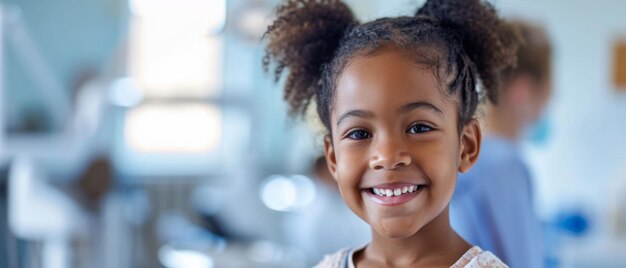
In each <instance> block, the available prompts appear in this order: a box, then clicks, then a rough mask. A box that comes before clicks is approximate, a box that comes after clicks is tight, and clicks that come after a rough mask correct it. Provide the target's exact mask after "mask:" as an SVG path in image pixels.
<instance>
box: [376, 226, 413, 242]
mask: <svg viewBox="0 0 626 268" xmlns="http://www.w3.org/2000/svg"><path fill="white" fill-rule="evenodd" d="M419 229H420V228H419V226H416V224H412V225H410V226H407V224H406V222H403V223H393V222H387V223H385V224H384V225H379V226H376V227H374V231H375V232H376V233H378V235H380V236H382V237H384V238H386V239H393V240H396V239H405V238H409V237H411V236H413V235H415V234H416V233H417V232H418V231H419Z"/></svg>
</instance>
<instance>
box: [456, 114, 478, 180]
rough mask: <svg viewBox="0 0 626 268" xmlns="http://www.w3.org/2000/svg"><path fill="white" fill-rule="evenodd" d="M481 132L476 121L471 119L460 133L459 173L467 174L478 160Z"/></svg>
mask: <svg viewBox="0 0 626 268" xmlns="http://www.w3.org/2000/svg"><path fill="white" fill-rule="evenodd" d="M481 139H482V132H481V130H480V124H479V123H478V120H476V119H472V120H471V121H470V122H469V123H467V124H465V126H463V129H462V132H461V142H460V145H461V150H460V156H459V172H461V173H465V172H467V171H468V170H469V169H470V168H471V167H472V166H473V165H474V164H475V163H476V160H478V154H479V153H480V142H481Z"/></svg>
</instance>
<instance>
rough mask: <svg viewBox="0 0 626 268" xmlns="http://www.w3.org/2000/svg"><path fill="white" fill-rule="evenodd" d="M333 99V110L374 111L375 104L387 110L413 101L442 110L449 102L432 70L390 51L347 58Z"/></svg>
mask: <svg viewBox="0 0 626 268" xmlns="http://www.w3.org/2000/svg"><path fill="white" fill-rule="evenodd" d="M335 96H336V98H335V101H334V102H335V105H334V109H333V110H344V109H357V108H358V109H375V108H377V107H375V106H374V105H376V104H385V107H382V108H387V109H388V108H390V107H393V106H401V105H404V104H406V103H410V102H415V101H426V102H429V103H432V104H433V105H436V106H442V107H444V106H447V104H448V103H449V102H450V101H451V98H450V97H449V96H447V95H446V94H445V93H444V91H443V90H442V86H441V83H440V81H439V80H438V79H437V77H436V76H435V73H434V71H433V68H430V67H429V66H426V65H423V64H419V63H416V62H415V61H414V60H412V58H410V57H407V55H406V53H403V52H401V51H399V50H393V49H387V50H383V51H380V52H378V53H376V54H373V55H368V56H357V57H355V58H353V59H351V60H350V62H349V63H348V64H347V65H346V67H345V68H344V70H343V72H341V73H340V74H339V77H338V79H337V87H336V92H335ZM364 105H366V106H370V107H363V106H364ZM442 109H445V108H442Z"/></svg>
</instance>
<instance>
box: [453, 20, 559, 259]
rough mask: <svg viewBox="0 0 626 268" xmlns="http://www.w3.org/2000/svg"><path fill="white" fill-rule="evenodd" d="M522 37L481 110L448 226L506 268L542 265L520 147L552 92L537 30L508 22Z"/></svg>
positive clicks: (543, 40)
mask: <svg viewBox="0 0 626 268" xmlns="http://www.w3.org/2000/svg"><path fill="white" fill-rule="evenodd" d="M511 23H512V24H514V25H515V26H516V27H517V28H518V29H519V32H520V34H521V37H522V38H523V39H524V42H523V44H522V45H521V46H520V48H519V50H518V52H517V66H515V67H511V68H509V69H507V70H505V73H504V75H503V84H502V90H501V94H500V95H499V98H498V100H497V102H496V104H492V105H489V106H487V107H485V117H484V118H485V121H484V122H483V123H484V126H485V129H486V135H485V138H484V140H483V146H482V151H481V154H480V157H479V159H478V161H477V163H476V165H475V166H474V168H473V169H471V170H470V171H469V172H467V173H465V174H460V175H459V178H458V186H457V188H456V191H455V193H454V197H453V199H452V202H451V206H450V220H451V224H452V226H453V228H454V229H455V230H456V231H457V232H458V233H459V234H460V235H461V236H462V237H463V238H465V239H466V240H467V241H468V242H469V243H471V244H475V245H478V246H480V247H481V248H483V249H485V250H489V251H491V252H493V253H494V254H495V255H496V256H498V257H500V258H501V259H502V260H503V261H504V262H505V263H507V264H508V265H510V266H511V267H514V268H515V267H543V266H544V252H543V239H542V235H541V226H540V222H539V220H538V218H537V216H536V214H535V211H534V206H533V192H532V190H533V185H532V178H531V176H530V172H529V169H528V167H527V165H526V164H525V163H524V160H523V159H522V153H521V149H520V143H521V142H523V141H524V140H525V139H527V138H529V137H530V136H531V135H530V134H531V133H532V132H533V131H534V130H536V129H537V128H536V125H538V123H540V122H541V120H540V118H541V114H542V112H543V110H544V107H545V105H546V102H547V100H548V98H549V96H550V94H551V78H550V77H551V71H550V69H551V46H550V42H549V40H548V37H547V35H546V33H545V32H544V31H543V29H541V28H540V27H538V26H535V25H532V24H530V23H527V22H522V21H512V22H511Z"/></svg>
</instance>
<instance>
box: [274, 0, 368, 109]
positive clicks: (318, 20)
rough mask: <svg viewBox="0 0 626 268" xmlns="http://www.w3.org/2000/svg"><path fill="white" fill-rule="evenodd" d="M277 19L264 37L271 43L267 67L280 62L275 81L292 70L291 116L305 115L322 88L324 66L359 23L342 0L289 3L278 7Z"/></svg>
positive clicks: (287, 94)
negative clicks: (313, 97) (342, 40)
mask: <svg viewBox="0 0 626 268" xmlns="http://www.w3.org/2000/svg"><path fill="white" fill-rule="evenodd" d="M276 15H277V18H276V20H275V21H274V23H273V24H272V25H271V26H269V28H268V30H267V32H266V33H265V35H264V38H267V39H268V40H269V44H268V45H267V47H266V49H265V57H264V58H263V65H264V67H265V70H266V71H267V70H268V68H269V65H270V63H271V62H272V61H274V62H275V63H276V65H275V67H274V68H275V69H274V76H275V79H276V80H278V79H280V77H281V74H282V73H283V71H284V69H285V68H288V69H289V75H288V76H287V80H286V84H285V95H284V97H285V100H287V102H288V103H289V105H290V112H291V113H302V112H304V110H305V109H306V106H307V105H308V104H309V102H310V100H311V98H312V96H314V95H315V93H316V91H317V88H318V87H319V80H320V76H321V67H322V65H323V64H324V63H327V62H328V61H330V60H331V59H332V57H333V55H334V54H335V51H336V50H337V48H338V47H339V44H340V42H341V39H342V38H343V36H344V33H345V32H346V31H347V30H348V29H349V28H350V27H351V26H352V25H355V24H358V21H357V20H356V19H355V17H354V14H353V13H352V11H351V10H350V8H349V7H348V6H347V5H346V4H344V3H342V2H341V1H339V0H289V1H286V2H284V3H283V4H282V5H280V6H279V7H278V10H277V14H276Z"/></svg>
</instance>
